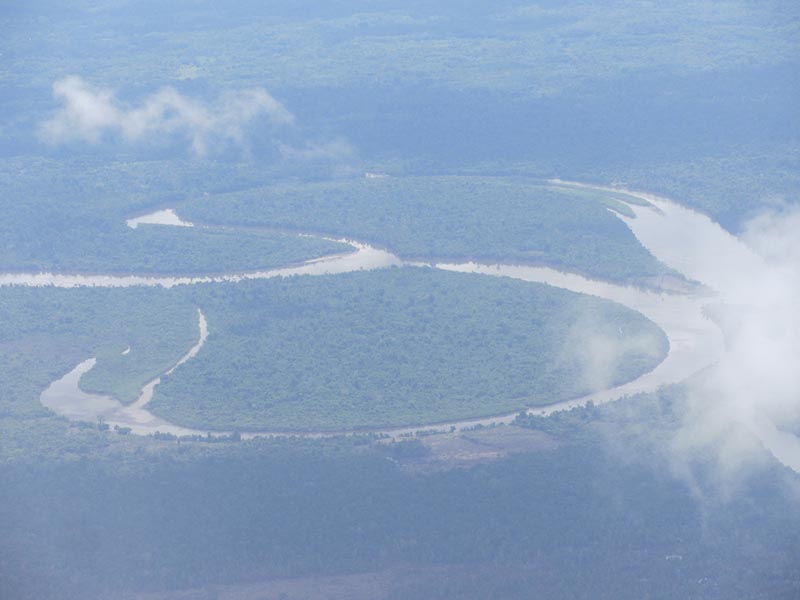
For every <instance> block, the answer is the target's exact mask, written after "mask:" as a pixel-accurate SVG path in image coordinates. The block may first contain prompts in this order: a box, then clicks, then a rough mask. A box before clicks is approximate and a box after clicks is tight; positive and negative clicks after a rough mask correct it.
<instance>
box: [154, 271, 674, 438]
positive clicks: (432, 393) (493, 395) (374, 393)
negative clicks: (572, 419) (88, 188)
mask: <svg viewBox="0 0 800 600" xmlns="http://www.w3.org/2000/svg"><path fill="white" fill-rule="evenodd" d="M187 294H188V296H189V297H190V298H191V299H192V302H193V303H196V304H197V305H198V306H201V307H202V308H203V311H204V313H205V315H206V317H207V319H208V326H209V332H210V333H209V337H208V341H207V343H206V345H205V346H204V347H203V349H202V351H201V352H200V353H199V354H198V356H197V357H196V358H194V359H193V360H191V361H189V362H188V363H186V364H185V365H183V366H181V368H180V369H178V370H177V371H175V372H174V373H173V374H172V375H170V376H167V377H165V378H164V379H163V381H162V383H161V385H159V386H158V388H157V389H156V393H155V396H154V399H153V402H152V403H151V404H150V408H151V409H152V410H153V412H154V413H156V414H158V415H160V416H162V417H164V418H166V419H168V420H170V421H173V422H176V423H179V424H182V425H188V426H192V427H195V428H200V429H201V430H203V429H221V430H226V429H242V430H259V429H268V430H311V431H314V430H325V429H327V430H331V429H333V430H337V429H353V428H367V427H385V426H398V425H417V424H425V423H432V422H437V421H445V420H451V419H456V418H467V417H479V416H488V415H493V414H500V413H503V412H506V413H507V412H513V411H516V410H519V409H522V408H524V407H526V406H533V405H542V404H550V403H553V402H557V401H559V400H564V399H567V398H573V397H577V396H580V395H582V394H585V393H588V392H591V391H596V390H597V389H602V388H605V387H609V386H612V385H615V384H618V383H621V382H624V381H628V380H630V379H634V378H635V377H637V376H639V375H640V374H642V373H644V372H647V371H649V370H651V369H652V368H653V367H655V366H656V365H657V364H658V363H659V362H661V360H662V359H663V358H664V356H665V355H666V352H667V349H668V342H667V340H666V337H665V335H664V333H663V332H662V331H661V330H660V329H658V328H657V327H656V326H655V325H654V324H653V323H652V322H650V321H648V320H647V319H645V318H644V317H643V316H641V315H640V314H638V313H635V312H633V311H631V310H629V309H626V308H624V307H622V306H620V305H617V304H614V303H611V302H608V301H604V300H600V299H597V298H593V297H589V296H582V295H579V294H574V293H572V292H567V291H564V290H560V289H556V288H551V287H549V286H545V285H541V284H532V283H526V282H519V281H512V280H504V279H500V278H493V277H485V276H481V275H468V274H457V273H447V272H442V271H436V270H433V269H429V268H410V267H403V268H391V269H387V270H381V271H372V272H363V273H358V272H356V273H349V274H344V275H336V276H320V277H316V276H315V277H307V276H306V277H291V278H287V279H275V280H267V281H253V282H247V283H241V284H236V285H214V286H200V287H196V288H191V289H188V290H187ZM586 348H596V349H598V350H601V351H602V352H603V356H602V357H598V356H594V355H593V354H592V353H591V352H587V351H586ZM597 360H602V361H604V364H603V366H602V369H599V370H601V371H602V372H603V373H604V376H603V378H602V380H599V381H592V378H591V376H590V375H587V374H589V373H593V372H595V371H597V370H598V369H596V368H593V367H594V362H595V361H597Z"/></svg>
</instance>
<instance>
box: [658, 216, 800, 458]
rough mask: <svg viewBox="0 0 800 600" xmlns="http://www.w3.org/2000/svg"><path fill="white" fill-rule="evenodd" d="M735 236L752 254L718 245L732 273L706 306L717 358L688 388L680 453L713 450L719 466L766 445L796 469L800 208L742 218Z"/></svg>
mask: <svg viewBox="0 0 800 600" xmlns="http://www.w3.org/2000/svg"><path fill="white" fill-rule="evenodd" d="M741 240H742V241H743V242H744V243H745V244H746V246H747V247H748V248H749V249H750V250H751V251H752V252H753V253H754V254H755V255H756V256H754V258H757V259H758V260H749V261H735V259H733V258H732V257H730V256H728V255H726V254H725V253H724V252H720V248H711V247H709V248H706V249H705V252H706V253H707V256H708V255H709V254H713V255H715V256H716V257H717V258H716V260H717V261H719V262H720V263H721V264H720V265H719V269H720V270H721V271H722V270H724V271H727V272H728V273H735V277H733V276H731V277H730V278H729V282H730V285H726V286H725V288H724V289H719V290H718V291H719V292H720V297H719V301H718V302H717V303H716V304H714V305H712V306H711V307H710V314H712V315H713V317H714V319H715V320H716V321H717V322H718V323H719V324H720V326H721V327H722V329H723V331H724V333H725V353H724V355H723V358H722V360H721V361H720V363H719V364H718V365H716V366H715V367H714V368H713V369H712V370H711V371H710V372H709V373H707V374H706V375H705V376H704V377H700V378H698V379H697V381H695V382H694V383H693V384H692V385H691V386H690V389H689V412H688V413H687V415H686V418H685V420H684V424H683V427H682V428H681V430H680V432H679V433H678V435H677V437H676V439H675V444H674V446H675V449H676V450H678V451H680V453H682V454H684V455H685V454H687V453H688V454H690V455H691V454H696V453H697V452H698V451H707V450H712V451H713V452H715V453H716V456H717V459H718V462H719V464H720V465H721V467H722V468H723V472H724V473H735V472H737V471H739V470H741V467H742V466H743V465H747V464H751V463H752V461H753V460H757V459H758V457H759V456H763V453H761V452H760V451H757V450H760V448H761V447H762V446H763V447H766V448H767V449H768V450H769V451H770V452H771V453H772V454H773V455H775V456H776V457H777V458H778V459H779V460H780V461H781V462H783V463H784V464H786V465H787V466H790V467H791V468H793V469H794V470H796V471H800V439H798V438H797V436H796V435H794V434H793V433H792V430H795V431H796V430H797V429H798V426H800V310H799V309H798V303H800V209H798V208H793V209H792V208H783V209H778V210H770V211H768V212H765V213H763V214H762V215H760V216H759V217H757V218H755V219H753V220H752V221H750V222H749V223H747V224H746V225H745V227H744V232H743V234H742V236H741Z"/></svg>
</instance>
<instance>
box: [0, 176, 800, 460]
mask: <svg viewBox="0 0 800 600" xmlns="http://www.w3.org/2000/svg"><path fill="white" fill-rule="evenodd" d="M551 184H553V185H555V186H563V187H585V188H590V189H594V190H607V191H613V192H614V193H615V195H617V197H619V194H628V195H629V196H633V197H635V198H638V199H640V200H646V201H647V202H648V203H649V205H648V206H640V205H637V204H631V205H630V206H631V208H632V209H633V210H634V212H635V214H636V218H628V217H624V216H621V215H619V214H617V213H615V214H616V215H617V216H618V217H619V218H620V219H622V220H623V221H624V222H625V223H626V224H627V225H628V227H629V228H630V229H631V231H632V232H633V233H634V235H635V236H636V237H637V238H638V239H639V241H640V242H641V243H642V245H643V246H644V247H645V248H647V249H648V250H649V251H650V252H651V253H652V254H653V255H654V256H655V257H656V258H658V259H659V260H661V261H662V262H663V263H664V264H666V265H667V266H669V267H672V268H673V269H675V270H676V271H678V272H679V273H681V274H683V275H684V276H686V277H687V278H689V279H691V280H694V281H697V282H700V283H702V284H704V285H705V286H706V287H707V288H709V289H711V290H714V291H715V292H716V293H717V294H723V295H724V294H725V293H726V292H727V291H729V290H731V289H732V288H734V287H735V286H738V285H741V283H740V278H739V279H737V276H736V275H737V274H736V273H735V272H731V270H730V269H728V268H727V267H726V268H722V267H721V265H723V264H724V265H730V264H731V261H730V260H729V259H730V256H731V255H733V256H735V257H736V259H737V260H738V261H743V262H744V263H746V264H753V265H755V267H756V268H757V267H758V266H759V261H760V259H759V258H758V257H757V256H756V255H754V254H753V253H752V252H750V251H749V250H748V249H747V248H746V247H745V246H744V245H743V244H742V243H741V242H739V240H738V239H736V238H735V237H734V236H732V235H730V234H729V233H727V232H726V231H724V230H723V229H722V228H721V227H719V226H718V225H717V224H716V223H714V222H713V221H711V220H710V219H708V218H707V217H705V216H704V215H701V214H699V213H697V212H695V211H692V210H690V209H687V208H684V207H681V206H679V205H677V204H675V203H673V202H670V201H669V200H666V199H664V198H658V197H655V196H652V195H649V194H644V193H639V192H630V191H627V190H620V189H616V188H615V189H613V190H612V189H611V188H603V187H600V186H588V185H586V184H581V183H577V182H566V181H561V180H553V181H551ZM145 223H148V224H161V225H171V226H175V225H179V226H193V225H192V224H191V223H188V222H186V221H183V220H181V219H180V217H178V215H177V214H176V213H175V212H174V211H172V210H161V211H158V212H156V213H151V214H150V215H144V216H141V217H137V218H135V219H130V220H129V221H128V225H129V226H130V227H133V228H135V227H137V226H138V225H139V224H145ZM336 241H341V242H345V243H347V244H349V245H350V246H352V247H353V252H351V253H348V254H341V255H336V256H332V257H323V258H320V259H316V260H312V261H308V262H306V263H304V264H302V265H298V266H294V267H287V268H283V269H273V270H266V271H251V272H245V273H231V274H223V275H217V276H200V277H193V276H186V277H159V276H146V275H129V276H111V275H102V274H84V275H77V274H76V275H66V274H56V273H30V274H24V273H19V274H0V285H24V286H46V285H53V286H56V287H77V286H97V287H130V286H163V287H172V286H176V285H192V284H197V283H209V282H222V281H229V282H236V281H243V280H247V279H267V278H271V277H286V276H291V275H301V274H307V275H322V274H336V273H347V272H351V271H356V270H369V269H380V268H386V267H389V266H402V265H404V264H410V265H414V266H429V267H432V268H439V269H444V270H448V271H457V272H466V273H478V274H483V275H487V276H494V277H498V276H499V277H509V278H513V279H519V280H523V281H531V282H539V283H545V284H548V285H552V286H555V287H559V288H563V289H567V290H570V291H573V292H578V293H582V294H589V295H593V296H597V297H600V298H604V299H607V300H611V301H614V302H618V303H619V304H622V305H624V306H626V307H628V308H630V309H632V310H635V311H637V312H640V313H641V314H643V315H644V316H646V317H647V318H649V319H650V320H652V321H653V322H654V323H656V324H657V325H658V326H659V327H661V329H662V330H663V331H664V332H665V334H666V335H667V338H668V340H669V352H668V354H667V356H666V358H665V359H664V360H663V361H662V362H661V363H660V364H659V365H658V366H657V367H656V368H654V369H653V370H652V371H650V372H648V373H645V374H643V375H642V376H640V377H639V378H637V379H635V380H633V381H630V382H628V383H625V384H623V385H620V386H617V387H614V388H611V389H608V390H603V391H600V392H596V393H593V394H589V395H586V396H583V397H580V398H575V399H573V400H568V401H564V402H560V403H557V404H552V405H548V406H544V407H535V408H531V409H530V411H529V412H531V413H532V414H539V415H547V414H551V413H553V412H556V411H560V410H567V409H570V408H572V407H576V406H582V405H585V404H587V403H588V402H590V401H591V402H593V403H595V404H601V403H604V402H609V401H613V400H617V399H619V398H622V397H624V396H629V395H633V394H637V393H642V392H652V391H655V390H657V389H658V388H659V387H661V386H663V385H667V384H673V383H678V382H681V381H684V380H685V379H686V378H688V377H690V376H691V375H693V374H695V373H697V372H699V371H701V370H703V369H705V368H706V367H709V366H711V365H713V364H714V363H716V362H717V361H719V359H720V357H721V356H722V355H723V352H724V342H723V336H722V332H721V330H720V329H719V328H718V327H717V325H715V324H714V323H713V322H712V321H711V320H709V319H708V318H706V317H705V315H704V307H705V306H706V305H708V304H709V303H710V302H713V301H715V296H709V295H708V294H697V293H695V294H676V293H666V292H664V293H659V292H653V291H645V290H642V289H639V288H636V287H624V286H619V285H615V284H612V283H608V282H604V281H596V280H592V279H588V278H585V277H582V276H579V275H576V274H572V273H565V272H560V271H556V270H554V269H550V268H546V267H530V266H520V265H504V264H494V265H488V264H477V263H461V264H456V263H444V262H442V263H404V262H403V261H402V260H400V259H399V258H398V257H397V256H395V255H393V254H392V253H390V252H388V251H385V250H379V249H377V248H374V247H372V246H370V245H368V244H363V243H359V242H356V241H353V240H347V239H344V240H336ZM709 248H713V249H714V251H713V252H711V253H709V251H708V249H709ZM714 252H718V253H719V254H720V255H724V256H725V257H726V260H724V261H723V260H715V256H714ZM198 332H199V333H198V342H197V344H196V345H195V346H193V347H192V348H191V349H190V350H189V351H188V352H187V353H186V355H184V356H183V357H182V358H181V360H180V361H178V363H177V364H175V365H174V366H173V367H171V369H170V370H169V371H167V374H168V373H172V372H173V371H174V370H175V369H177V368H179V367H180V365H181V364H183V363H184V362H186V361H187V360H190V359H191V358H192V357H193V356H195V355H196V354H197V352H199V351H200V349H201V348H202V346H203V343H204V341H205V339H206V336H207V335H208V328H207V324H206V321H205V317H204V315H203V313H202V312H201V311H198ZM94 364H95V359H89V360H87V361H84V362H82V363H80V364H79V365H77V366H76V367H75V369H73V370H72V371H71V372H69V373H68V374H67V375H65V376H64V377H62V378H60V379H58V380H57V381H54V382H53V383H52V384H51V385H50V386H49V387H48V388H47V389H46V390H45V391H44V392H43V393H42V396H41V401H42V403H43V404H44V405H45V406H47V407H48V408H50V409H51V410H53V411H54V412H56V413H57V414H60V415H63V416H65V417H67V418H70V419H77V420H84V421H96V420H98V419H102V420H103V421H105V422H106V423H108V424H109V425H110V426H118V427H129V428H130V429H131V431H132V432H133V433H135V434H151V433H155V432H157V431H158V432H162V433H172V434H175V435H188V434H205V433H206V432H205V431H201V430H195V429H190V428H186V427H182V426H180V425H177V424H173V423H169V422H167V421H165V420H163V419H160V418H159V417H157V416H155V415H153V414H152V413H150V412H149V411H148V410H147V404H148V402H149V401H150V399H151V398H152V396H153V393H154V389H155V387H156V386H157V385H158V383H159V382H160V378H156V379H154V380H152V381H150V382H148V383H147V384H146V385H145V386H144V387H143V389H142V393H141V395H140V396H139V398H138V399H137V400H136V402H134V403H133V404H131V405H129V406H123V405H122V404H120V403H119V402H118V401H116V400H115V399H113V398H110V397H108V396H103V395H98V394H88V393H86V392H83V391H82V390H81V389H80V387H79V381H80V378H81V376H82V375H83V374H84V373H86V372H87V371H89V370H90V369H91V368H92V367H93V366H94ZM516 415H517V413H513V414H506V415H494V416H487V417H485V418H480V419H465V420H457V421H452V422H447V423H438V424H433V425H418V426H413V427H398V428H390V429H380V430H375V431H374V432H375V433H381V434H385V435H388V436H391V437H403V436H408V435H413V434H415V433H416V432H418V431H425V432H446V431H453V430H456V431H458V430H463V429H467V428H470V427H474V426H476V425H478V424H481V425H491V424H495V423H498V424H499V423H510V422H511V421H513V419H514V418H515V417H516ZM754 429H757V430H756V431H754V432H755V433H756V434H757V435H758V436H759V437H760V438H761V439H762V441H763V442H764V444H765V446H767V447H768V448H769V449H770V450H771V451H772V452H773V453H774V454H775V455H776V456H777V457H778V458H779V460H781V461H782V462H784V463H785V464H788V465H790V466H792V467H793V468H795V469H796V470H800V442H799V441H798V440H797V438H796V437H795V436H791V435H790V434H786V433H785V432H781V431H779V430H777V429H776V428H775V427H774V425H773V424H772V423H771V422H767V423H763V422H762V423H761V425H760V426H759V427H758V428H754ZM339 433H347V432H339ZM218 434H219V433H218ZM259 435H302V436H308V437H319V436H323V435H336V433H314V432H296V433H286V432H269V431H253V432H245V433H243V434H242V436H243V437H245V438H247V437H254V436H259Z"/></svg>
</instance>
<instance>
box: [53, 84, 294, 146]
mask: <svg viewBox="0 0 800 600" xmlns="http://www.w3.org/2000/svg"><path fill="white" fill-rule="evenodd" d="M53 94H54V96H55V97H56V98H57V99H58V100H60V101H61V103H62V104H63V106H62V107H61V108H60V109H58V111H57V112H56V113H55V115H54V116H53V117H52V118H51V119H49V120H47V121H46V122H44V123H43V124H42V126H41V135H42V136H43V138H44V139H45V140H47V141H48V142H51V143H54V144H59V143H64V142H68V141H76V140H81V141H87V142H91V143H96V142H98V141H100V140H101V139H102V138H103V137H104V136H107V135H112V136H113V135H118V136H121V137H122V138H123V139H124V140H126V141H129V142H137V141H159V140H161V139H163V138H164V137H169V136H184V137H185V138H186V139H187V140H188V141H189V142H190V144H191V148H192V150H193V151H194V152H195V153H196V154H200V155H202V154H205V153H206V152H207V151H208V149H209V145H210V144H212V143H214V142H217V141H228V142H230V141H232V142H235V143H242V142H243V141H244V139H245V137H246V129H245V128H246V126H247V125H248V124H250V123H251V122H252V121H254V120H255V119H257V118H259V117H264V118H266V119H267V120H268V121H269V122H270V123H272V124H273V125H276V126H279V125H290V124H292V123H293V122H294V116H293V115H292V114H291V113H290V112H289V111H288V110H287V109H286V108H285V107H284V106H283V105H282V104H281V103H280V102H279V101H278V100H276V99H275V98H273V97H272V96H271V95H270V94H269V93H267V92H266V91H265V90H263V89H260V88H257V89H250V90H242V91H238V92H230V93H227V94H224V95H222V96H221V97H220V98H219V99H218V100H217V101H216V102H215V103H213V104H204V103H201V102H198V101H197V100H193V99H191V98H187V97H186V96H184V95H183V94H181V93H180V92H178V91H177V90H175V89H174V88H170V87H166V88H162V89H160V90H158V91H157V92H155V93H153V94H151V95H150V96H148V97H146V98H145V99H144V100H143V101H142V102H141V104H139V105H138V106H126V105H124V104H123V103H122V102H121V101H120V100H119V99H118V98H117V97H116V95H115V93H114V92H113V91H112V90H109V89H106V88H100V87H95V86H93V85H91V84H89V83H88V82H86V81H85V80H83V79H82V78H80V77H77V76H69V77H64V78H63V79H59V80H58V81H56V82H55V83H54V84H53Z"/></svg>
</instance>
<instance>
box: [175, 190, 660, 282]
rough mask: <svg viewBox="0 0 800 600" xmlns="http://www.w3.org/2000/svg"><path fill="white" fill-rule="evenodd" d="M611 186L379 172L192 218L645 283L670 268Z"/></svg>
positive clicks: (243, 198) (205, 210)
mask: <svg viewBox="0 0 800 600" xmlns="http://www.w3.org/2000/svg"><path fill="white" fill-rule="evenodd" d="M609 203H612V206H614V207H615V208H617V209H618V210H621V211H624V210H625V207H624V205H620V202H618V201H616V199H615V198H614V197H613V195H612V194H605V195H604V194H599V193H597V192H594V193H589V192H583V193H580V192H572V191H562V190H554V189H551V188H549V187H546V186H542V185H537V184H536V183H535V182H534V183H531V182H527V181H525V180H520V179H513V178H492V177H398V178H392V177H386V178H377V179H368V178H361V179H350V180H346V181H333V182H325V183H314V184H303V185H297V184H294V185H282V186H271V187H267V188H260V189H254V190H247V191H243V192H234V193H230V194H224V195H219V196H209V197H205V198H202V199H196V200H193V201H191V202H189V203H188V204H186V205H184V206H182V207H181V209H180V214H181V215H182V216H184V217H186V218H188V219H189V220H197V221H199V222H209V223H224V224H232V225H267V226H271V227H277V228H281V229H289V230H295V231H308V230H310V231H314V232H320V233H325V234H328V235H334V236H349V237H353V238H355V239H358V240H362V241H366V242H370V243H373V244H376V245H378V246H385V247H388V248H390V249H391V250H392V251H394V252H396V253H397V254H398V255H399V256H401V257H402V258H405V259H409V260H413V259H424V260H431V259H433V260H443V261H444V260H451V261H469V260H473V261H480V262H490V263H491V262H506V263H521V264H535V265H541V264H547V265H550V266H553V267H555V268H558V269H563V270H568V271H574V272H578V273H583V274H585V275H588V276H590V277H595V278H602V279H610V280H613V281H622V282H631V281H633V282H638V283H643V282H647V281H651V280H653V279H655V278H656V277H658V276H659V275H662V274H664V273H666V272H668V270H667V268H666V267H664V265H662V264H660V263H659V262H658V261H657V260H655V259H654V258H653V257H652V255H650V254H649V253H648V252H647V251H646V250H645V249H644V248H642V246H641V244H640V243H639V242H638V240H636V238H635V237H633V234H632V233H631V232H630V230H629V229H628V228H627V227H626V226H625V225H624V224H623V223H622V222H620V220H619V219H617V218H616V217H614V216H613V215H612V214H610V213H609V212H608V211H607V210H605V207H606V206H608V205H609Z"/></svg>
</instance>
